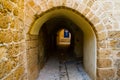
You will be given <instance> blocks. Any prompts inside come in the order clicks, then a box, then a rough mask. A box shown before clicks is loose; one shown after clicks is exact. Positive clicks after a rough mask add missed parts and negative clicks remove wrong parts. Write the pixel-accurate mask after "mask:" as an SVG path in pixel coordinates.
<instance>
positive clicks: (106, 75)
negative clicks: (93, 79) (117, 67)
mask: <svg viewBox="0 0 120 80" xmlns="http://www.w3.org/2000/svg"><path fill="white" fill-rule="evenodd" d="M97 76H98V80H109V79H113V78H114V76H115V71H114V69H98V70H97Z"/></svg>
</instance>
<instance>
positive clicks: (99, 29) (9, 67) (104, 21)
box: [0, 0, 120, 80]
mask: <svg viewBox="0 0 120 80" xmlns="http://www.w3.org/2000/svg"><path fill="white" fill-rule="evenodd" d="M56 6H66V7H69V8H72V9H74V10H77V11H78V12H80V13H82V15H84V17H86V18H87V20H88V21H89V22H90V23H91V24H92V25H91V26H92V28H93V29H94V30H93V31H94V32H95V34H96V36H97V38H96V39H97V41H96V43H97V51H96V52H97V53H98V54H97V53H96V55H97V58H99V59H103V58H104V60H105V61H104V60H99V61H98V64H96V65H98V67H97V68H99V70H97V73H98V80H114V79H117V76H118V77H119V72H120V71H119V68H120V63H119V62H120V60H119V57H120V53H119V49H120V25H119V24H120V17H119V15H120V11H119V8H120V2H119V1H118V0H114V1H110V0H106V1H105V0H42V1H41V0H0V79H1V80H2V79H5V80H19V79H22V80H29V79H27V76H28V75H30V76H31V77H32V78H31V79H33V80H35V78H36V75H37V74H38V68H37V67H35V66H38V65H37V64H33V65H34V66H33V65H32V64H31V65H30V66H29V65H28V64H27V60H26V59H27V58H26V56H27V57H29V58H28V59H29V60H30V63H37V57H38V56H37V55H36V56H34V53H36V51H35V50H36V49H37V48H38V47H39V48H40V50H38V51H39V53H40V54H39V55H40V59H39V60H41V62H42V60H43V58H44V57H43V56H44V48H43V45H40V46H38V39H37V37H36V36H26V35H27V34H28V32H29V30H30V28H31V25H32V24H33V22H34V21H35V20H36V18H35V15H41V14H42V13H43V12H45V11H47V10H49V9H51V8H53V7H56ZM113 9H114V10H113ZM71 17H72V16H71ZM84 27H85V26H84ZM92 28H91V29H92ZM25 33H27V34H25ZM25 37H27V38H26V40H27V41H25ZM40 40H42V39H40ZM22 41H23V42H22ZM32 48H36V49H33V50H31V49H32ZM26 49H27V50H28V51H26ZM109 50H110V51H109ZM113 50H114V51H113ZM29 52H30V54H29ZM31 52H33V53H31ZM115 52H118V53H115ZM26 54H27V55H26ZM114 55H115V56H114ZM111 57H112V58H111ZM34 58H35V59H34ZM109 58H111V61H113V62H111V61H110V60H108V59H109ZM29 60H28V61H29ZM102 62H103V64H101V63H102ZM28 63H29V62H28ZM21 64H24V65H23V66H22V68H23V67H24V69H20V68H19V67H17V66H19V65H21ZM111 64H113V65H111ZM25 66H29V67H30V69H31V70H30V69H29V70H30V71H29V70H28V68H29V67H28V68H27V67H25ZM33 67H35V68H34V69H32V68H33ZM108 67H109V68H116V71H114V70H112V69H107V70H106V68H108ZM19 70H20V71H21V72H20V71H19ZM27 70H28V71H27ZM11 71H12V72H11ZM25 71H26V75H24V73H25ZM32 71H34V72H32ZM114 73H116V76H114ZM23 76H24V77H23ZM113 77H114V79H113ZM118 80H119V78H118Z"/></svg>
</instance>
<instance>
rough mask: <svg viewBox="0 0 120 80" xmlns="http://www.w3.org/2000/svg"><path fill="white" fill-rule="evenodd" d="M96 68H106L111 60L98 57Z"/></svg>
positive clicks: (110, 64)
mask: <svg viewBox="0 0 120 80" xmlns="http://www.w3.org/2000/svg"><path fill="white" fill-rule="evenodd" d="M97 66H98V68H107V67H111V66H112V61H111V60H110V59H98V60H97Z"/></svg>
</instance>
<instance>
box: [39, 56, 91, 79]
mask: <svg viewBox="0 0 120 80" xmlns="http://www.w3.org/2000/svg"><path fill="white" fill-rule="evenodd" d="M37 80H91V79H90V78H89V76H88V75H87V73H86V72H85V71H84V69H83V66H82V62H80V61H76V60H74V59H71V60H67V61H61V60H59V59H57V58H56V57H51V58H49V60H48V61H47V63H46V64H45V66H44V68H43V69H42V70H41V71H40V73H39V77H38V79H37Z"/></svg>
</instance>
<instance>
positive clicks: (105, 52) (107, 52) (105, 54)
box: [97, 49, 111, 59]
mask: <svg viewBox="0 0 120 80" xmlns="http://www.w3.org/2000/svg"><path fill="white" fill-rule="evenodd" d="M110 55H111V51H110V50H104V49H103V50H99V51H98V55H97V56H98V58H99V59H100V58H109V57H110Z"/></svg>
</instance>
